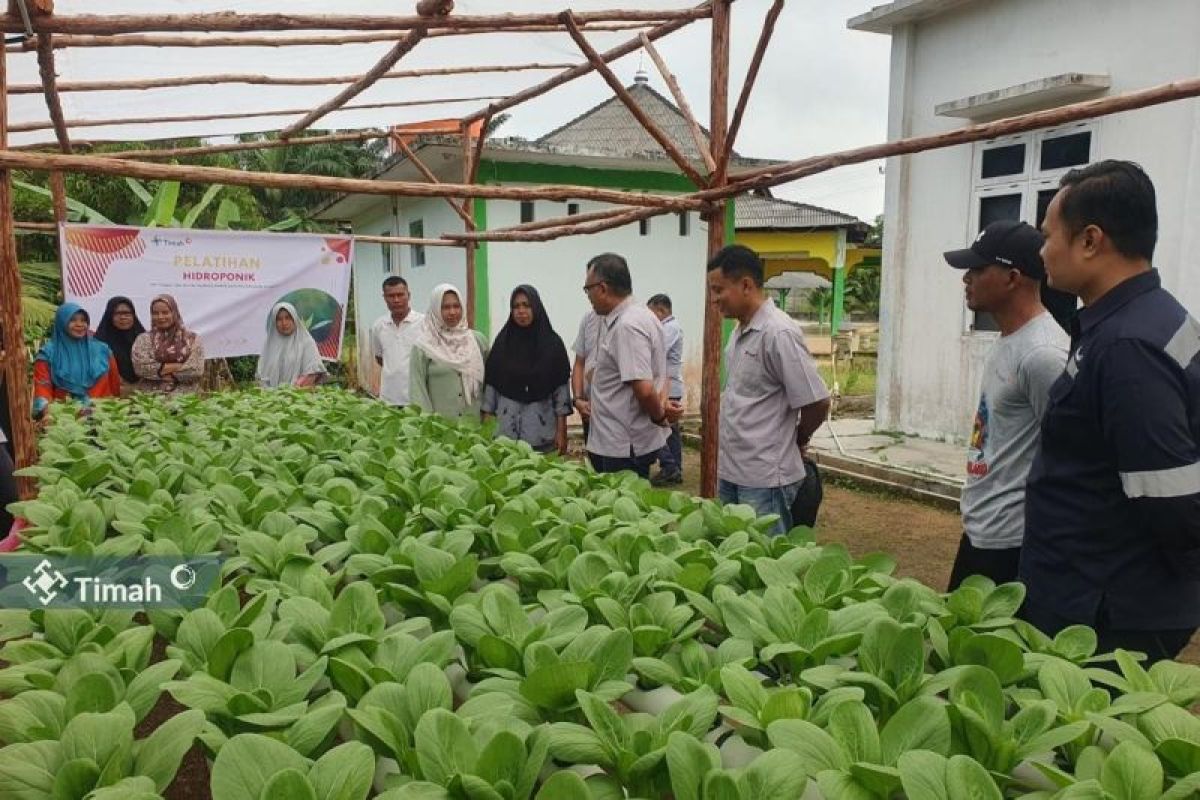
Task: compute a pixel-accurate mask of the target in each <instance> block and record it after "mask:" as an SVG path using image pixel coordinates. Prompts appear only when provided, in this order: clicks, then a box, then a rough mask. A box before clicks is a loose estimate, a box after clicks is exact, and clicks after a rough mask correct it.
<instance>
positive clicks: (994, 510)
mask: <svg viewBox="0 0 1200 800" xmlns="http://www.w3.org/2000/svg"><path fill="white" fill-rule="evenodd" d="M1041 247H1042V235H1041V234H1040V233H1038V231H1037V230H1036V229H1035V228H1033V227H1031V226H1030V225H1028V224H1027V223H1024V222H1017V221H1014V220H1004V221H1000V222H993V223H992V224H991V225H988V226H987V227H986V228H984V229H983V232H981V233H980V234H979V237H978V238H977V239H976V240H975V242H974V243H973V244H972V245H971V246H970V247H969V248H967V249H966V250H952V251H950V252H948V253H946V254H945V255H946V261H947V262H949V264H950V266H952V267H954V268H955V269H960V270H964V271H965V272H964V274H963V284H964V285H965V287H966V296H967V306H968V307H969V308H970V309H971V310H972V311H984V312H987V313H989V314H991V315H992V316H993V317H994V318H995V319H996V323H997V324H998V325H999V327H1000V339H999V340H998V341H997V342H996V344H995V346H994V347H993V348H992V352H991V354H990V355H989V356H988V361H987V365H986V366H985V368H984V374H983V388H982V391H981V392H980V397H979V409H978V411H976V413H975V427H974V430H973V432H972V434H971V443H970V451H969V454H968V458H967V483H966V486H965V487H964V488H963V493H962V501H961V507H962V515H963V529H964V532H963V537H962V542H961V543H960V544H959V547H958V556H957V557H956V558H955V559H954V569H953V570H952V572H951V574H950V590H951V591H953V590H954V589H955V588H957V587H958V585H959V584H960V583H962V581H963V579H964V578H966V577H968V576H970V575H986V576H987V577H989V578H991V579H992V580H994V581H995V582H996V583H1007V582H1009V581H1014V580H1016V579H1017V567H1018V564H1019V562H1020V558H1021V541H1022V539H1023V538H1024V535H1025V479H1026V477H1027V476H1028V474H1029V468H1030V465H1031V464H1032V463H1033V457H1034V454H1035V453H1036V452H1037V448H1038V432H1039V428H1040V427H1041V421H1042V416H1043V415H1044V414H1045V411H1046V406H1047V405H1048V403H1049V399H1050V386H1051V385H1052V384H1053V383H1054V381H1056V380H1057V379H1058V377H1059V376H1060V375H1061V374H1062V372H1063V367H1064V365H1065V364H1066V360H1067V345H1068V340H1067V335H1066V333H1064V332H1063V329H1062V328H1061V327H1059V325H1058V323H1057V322H1055V321H1054V317H1053V316H1051V314H1050V312H1048V311H1047V310H1046V309H1045V307H1044V306H1043V305H1042V301H1041V297H1040V292H1041V284H1042V279H1043V277H1044V276H1045V269H1044V267H1043V266H1042V258H1041V256H1040V255H1039V252H1038V251H1039V250H1040V249H1041Z"/></svg>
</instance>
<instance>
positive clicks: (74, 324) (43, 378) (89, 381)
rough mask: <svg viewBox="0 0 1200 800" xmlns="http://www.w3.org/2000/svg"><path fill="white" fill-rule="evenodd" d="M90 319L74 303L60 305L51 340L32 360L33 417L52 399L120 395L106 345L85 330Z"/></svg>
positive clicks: (88, 399) (81, 399)
mask: <svg viewBox="0 0 1200 800" xmlns="http://www.w3.org/2000/svg"><path fill="white" fill-rule="evenodd" d="M90 321H91V320H90V319H89V318H88V313H87V312H86V311H84V310H83V308H81V307H80V306H78V305H76V304H75V303H63V304H62V305H61V306H59V308H58V311H57V313H55V315H54V332H53V333H52V334H51V336H50V341H48V342H46V344H45V345H44V346H43V347H42V349H41V350H39V351H38V354H37V358H36V359H35V360H34V363H33V415H34V416H35V417H39V418H40V417H42V416H43V415H44V414H45V413H46V409H47V407H48V406H49V405H50V403H51V402H53V401H55V400H66V399H68V398H70V399H72V400H76V401H78V402H81V403H83V404H84V405H89V404H90V403H91V400H92V399H93V398H97V397H120V396H121V373H120V372H119V371H118V369H117V361H116V359H115V358H113V354H112V350H110V349H109V347H108V345H106V344H105V343H104V342H102V341H100V340H99V339H97V338H95V337H94V336H92V335H91V334H90V333H88V325H89V323H90Z"/></svg>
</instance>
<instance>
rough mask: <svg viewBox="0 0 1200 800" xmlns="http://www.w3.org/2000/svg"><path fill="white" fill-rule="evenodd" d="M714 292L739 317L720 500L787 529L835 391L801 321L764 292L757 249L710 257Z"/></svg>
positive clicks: (732, 346) (725, 403)
mask: <svg viewBox="0 0 1200 800" xmlns="http://www.w3.org/2000/svg"><path fill="white" fill-rule="evenodd" d="M708 289H709V295H710V298H711V300H712V301H713V302H714V303H716V304H717V306H718V307H719V308H720V309H721V313H722V314H723V315H724V316H725V317H727V318H732V319H736V320H737V321H738V327H737V328H736V329H735V330H734V332H733V334H732V336H730V339H729V345H728V347H727V349H726V351H725V359H726V361H725V363H726V375H727V377H726V381H725V390H724V391H723V392H722V393H721V427H720V442H721V447H720V455H719V457H718V461H717V477H718V479H719V481H718V491H719V493H720V498H721V502H723V503H743V504H745V505H749V506H753V507H754V510H755V511H757V512H758V513H759V515H761V516H766V515H768V514H778V515H779V521H778V522H777V523H776V524H775V533H777V534H783V533H787V532H788V531H789V530H791V528H792V510H791V509H792V502H793V501H794V500H795V499H796V494H797V492H799V491H800V484H801V483H802V482H803V481H804V477H805V470H804V461H803V458H802V455H801V451H802V450H803V449H804V448H806V447H807V446H808V441H809V439H810V438H812V435H813V433H815V432H816V431H817V429H818V428H820V427H821V425H822V423H824V422H825V418H826V417H827V416H828V415H829V390H828V389H827V388H826V387H825V382H824V381H822V380H821V376H820V375H819V374H818V373H817V366H816V363H815V362H814V361H813V358H812V355H810V354H809V352H808V348H807V347H806V346H805V344H804V334H803V333H802V332H801V331H800V325H799V324H798V323H797V322H796V321H795V320H794V319H792V318H791V317H789V316H788V315H787V314H786V313H784V312H783V311H781V310H779V309H778V308H776V307H775V303H774V301H772V300H771V299H770V298H769V297H767V296H766V293H765V292H764V291H763V263H762V260H761V259H760V258H759V257H758V254H757V253H755V252H754V251H753V250H751V249H750V248H748V247H743V246H742V245H737V244H733V245H729V246H727V247H724V248H722V249H721V250H719V251H718V252H717V254H716V255H715V256H713V257H712V260H711V261H709V262H708Z"/></svg>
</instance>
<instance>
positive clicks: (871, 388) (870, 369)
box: [817, 356, 875, 397]
mask: <svg viewBox="0 0 1200 800" xmlns="http://www.w3.org/2000/svg"><path fill="white" fill-rule="evenodd" d="M817 370H818V371H819V372H820V373H821V379H822V380H823V381H825V383H826V385H828V386H829V387H830V388H832V387H833V383H834V379H833V364H832V362H830V361H828V360H825V359H822V360H820V361H818V362H817ZM837 378H838V383H839V384H840V386H841V390H842V395H843V396H846V397H850V396H862V395H874V394H875V359H874V358H866V357H862V356H857V357H855V358H853V359H851V361H850V364H849V365H847V364H846V363H845V362H841V363H839V364H838V374H837Z"/></svg>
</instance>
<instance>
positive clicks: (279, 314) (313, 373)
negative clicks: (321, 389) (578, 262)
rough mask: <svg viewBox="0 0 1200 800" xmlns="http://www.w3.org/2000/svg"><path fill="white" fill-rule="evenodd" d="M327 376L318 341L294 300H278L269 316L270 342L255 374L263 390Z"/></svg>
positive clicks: (313, 381)
mask: <svg viewBox="0 0 1200 800" xmlns="http://www.w3.org/2000/svg"><path fill="white" fill-rule="evenodd" d="M324 376H325V365H324V364H323V363H322V362H321V354H320V353H319V352H317V343H316V342H315V341H313V337H312V334H310V333H309V332H308V329H307V328H305V327H304V323H303V322H301V321H300V315H299V314H297V313H296V307H295V306H293V305H292V304H291V303H276V304H275V305H274V306H273V307H272V308H271V313H270V315H269V316H268V317H267V341H266V344H264V345H263V349H262V355H260V356H259V357H258V369H257V371H256V372H255V373H254V377H255V378H257V379H258V385H259V386H261V387H263V388H264V389H276V388H278V387H280V386H314V385H316V384H317V383H318V382H319V381H320V380H321V378H323V377H324Z"/></svg>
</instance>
